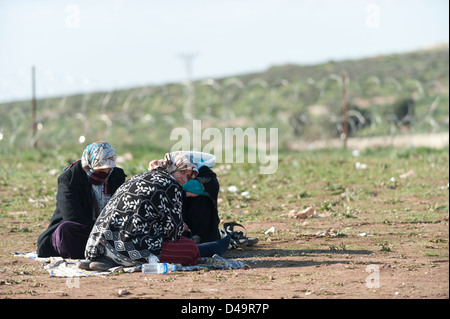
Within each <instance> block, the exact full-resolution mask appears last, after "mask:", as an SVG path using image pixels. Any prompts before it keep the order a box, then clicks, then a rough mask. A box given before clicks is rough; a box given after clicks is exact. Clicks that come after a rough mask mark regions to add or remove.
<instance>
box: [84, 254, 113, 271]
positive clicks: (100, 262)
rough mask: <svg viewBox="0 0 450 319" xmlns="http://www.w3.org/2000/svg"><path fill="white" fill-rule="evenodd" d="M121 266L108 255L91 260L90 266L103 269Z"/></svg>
mask: <svg viewBox="0 0 450 319" xmlns="http://www.w3.org/2000/svg"><path fill="white" fill-rule="evenodd" d="M117 266H119V265H118V264H116V263H115V262H114V261H112V260H111V259H109V258H108V257H99V258H96V259H94V260H93V261H91V263H90V264H89V268H90V269H91V270H97V271H103V270H108V269H110V268H114V267H117Z"/></svg>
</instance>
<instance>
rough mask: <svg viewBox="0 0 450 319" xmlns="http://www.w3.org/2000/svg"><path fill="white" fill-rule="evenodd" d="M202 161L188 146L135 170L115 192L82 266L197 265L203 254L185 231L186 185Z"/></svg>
mask: <svg viewBox="0 0 450 319" xmlns="http://www.w3.org/2000/svg"><path fill="white" fill-rule="evenodd" d="M197 173H198V171H197V166H196V165H195V164H193V163H191V162H190V161H189V157H188V156H187V155H186V154H185V153H182V152H174V153H167V154H166V155H165V157H164V159H163V160H159V161H158V160H156V161H152V162H150V164H149V171H147V172H145V173H142V174H139V175H136V176H133V177H132V178H130V179H129V180H128V181H127V182H125V183H124V184H123V185H122V186H121V187H120V188H119V189H118V190H117V192H116V193H115V194H114V195H113V196H112V197H111V200H110V201H109V202H108V204H107V205H106V207H105V209H104V210H103V211H102V213H101V214H100V216H99V218H98V219H97V221H96V223H95V225H94V227H93V229H92V232H91V234H90V237H89V240H88V243H87V245H86V253H85V257H86V259H87V260H86V261H85V262H83V263H82V264H81V265H80V266H81V267H82V268H87V267H89V268H90V269H93V270H105V269H108V268H111V267H114V266H117V265H122V266H134V265H139V264H143V263H147V262H149V259H151V258H152V257H153V256H156V257H158V258H159V260H160V262H168V263H177V264H182V265H185V266H191V265H196V264H197V260H198V258H199V257H200V251H199V247H198V246H197V245H196V244H195V242H194V241H192V240H191V239H188V238H186V237H183V236H182V233H183V232H184V230H185V227H184V222H183V217H182V204H183V188H182V187H181V185H183V184H184V183H186V182H187V181H188V180H190V179H191V178H193V177H195V176H196V174H197Z"/></svg>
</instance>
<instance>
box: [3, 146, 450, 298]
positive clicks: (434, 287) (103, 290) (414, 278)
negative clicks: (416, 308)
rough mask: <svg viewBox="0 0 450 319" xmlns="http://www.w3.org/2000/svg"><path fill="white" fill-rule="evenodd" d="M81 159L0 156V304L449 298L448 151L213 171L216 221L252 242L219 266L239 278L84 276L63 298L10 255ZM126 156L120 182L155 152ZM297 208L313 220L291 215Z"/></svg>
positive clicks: (58, 286)
mask: <svg viewBox="0 0 450 319" xmlns="http://www.w3.org/2000/svg"><path fill="white" fill-rule="evenodd" d="M126 152H127V151H126V150H123V152H122V153H121V152H118V153H119V155H123V154H124V153H126ZM81 153H82V149H81V148H80V149H72V150H59V151H56V150H46V151H39V150H29V151H24V152H21V153H16V154H14V153H10V154H4V153H3V154H0V161H1V163H2V164H1V166H0V205H1V206H0V238H1V244H0V298H63V299H67V298H116V297H118V296H117V291H118V289H127V290H128V291H129V292H130V293H129V294H128V295H126V296H122V297H121V298H177V299H178V298H184V299H190V298H196V299H197V298H200V299H203V298H232V299H234V298H236V299H239V298H276V299H280V298H288V299H293V298H449V284H448V282H449V268H448V262H449V254H448V252H449V246H448V240H449V234H448V215H449V190H448V182H449V153H448V148H446V149H443V150H434V149H429V148H408V149H392V148H384V149H366V150H364V151H361V152H359V154H355V153H354V152H352V150H331V149H324V150H315V151H305V152H284V153H281V154H279V167H278V171H277V173H276V174H271V175H261V174H259V167H258V165H255V164H218V165H217V166H216V167H215V171H216V173H217V174H218V176H219V181H220V184H221V192H220V195H219V212H220V217H221V219H222V221H236V222H240V223H242V224H244V225H245V226H246V228H247V230H248V232H249V234H250V235H251V236H255V237H259V239H260V243H259V244H258V245H256V246H254V247H246V248H241V249H238V250H232V251H228V252H227V254H226V255H225V257H226V258H233V259H239V260H243V261H244V262H245V263H247V264H248V265H249V266H250V269H242V270H234V271H219V270H217V271H208V272H204V271H199V272H189V273H173V274H170V275H167V276H158V275H145V276H144V275H143V274H141V273H133V274H121V275H118V276H108V277H105V278H83V279H82V282H81V288H80V289H70V288H68V287H67V285H66V284H65V281H64V280H62V279H60V278H51V277H50V276H49V275H48V273H47V272H46V271H45V270H44V269H43V267H42V265H41V264H39V263H38V262H36V261H32V260H28V259H25V258H18V257H12V256H11V255H10V254H11V252H13V251H22V252H25V251H33V250H34V249H35V247H36V246H35V242H36V239H37V237H38V235H39V234H40V233H41V232H42V231H43V230H44V229H45V228H46V227H47V225H48V222H49V219H50V217H51V215H52V213H53V210H54V207H55V196H56V190H57V185H56V178H57V175H58V174H60V172H61V170H62V168H63V167H64V166H65V165H67V163H68V161H70V160H75V159H77V158H78V157H79V154H81ZM130 153H131V154H132V155H133V156H132V159H131V160H129V161H125V162H122V163H121V164H120V165H121V166H122V167H123V168H124V170H125V172H126V173H127V175H128V177H130V176H132V175H134V174H137V173H140V172H142V171H144V170H146V168H147V165H148V161H149V160H152V159H159V158H162V156H163V155H164V154H163V152H160V151H158V150H153V151H149V152H146V151H143V150H130ZM356 155H357V156H356ZM358 163H359V164H358ZM307 207H313V208H314V210H315V211H316V213H315V214H314V215H311V216H309V217H308V218H305V219H297V218H292V217H291V216H292V215H293V214H294V213H297V212H299V211H302V210H304V209H305V208H307ZM271 227H273V232H266V231H267V230H268V229H269V228H271ZM369 265H375V267H377V269H378V270H380V271H381V272H380V276H381V277H380V286H379V287H376V288H371V287H370V285H369V286H368V285H367V277H368V276H369V272H368V270H367V267H368V266H369Z"/></svg>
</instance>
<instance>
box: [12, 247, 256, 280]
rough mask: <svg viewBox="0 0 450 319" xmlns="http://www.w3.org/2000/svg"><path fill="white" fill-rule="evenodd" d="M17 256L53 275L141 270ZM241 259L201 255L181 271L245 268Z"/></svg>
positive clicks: (105, 273) (34, 253)
mask: <svg viewBox="0 0 450 319" xmlns="http://www.w3.org/2000/svg"><path fill="white" fill-rule="evenodd" d="M12 255H14V256H17V257H25V258H30V259H33V260H36V261H40V262H42V263H43V264H44V268H45V270H47V272H48V273H49V274H50V276H53V277H88V276H107V275H112V274H120V273H132V272H136V271H139V272H140V271H141V266H134V267H122V266H118V267H113V268H110V269H108V270H106V271H93V270H84V269H80V268H78V263H79V262H80V260H79V259H64V258H62V257H38V256H37V254H36V252H29V253H19V252H13V253H12ZM247 267H248V266H247V265H245V264H244V263H243V262H242V261H239V260H232V259H225V258H223V257H221V256H219V255H214V256H213V257H203V258H200V259H199V260H198V264H197V265H196V266H183V267H182V269H181V271H193V270H202V269H240V268H247Z"/></svg>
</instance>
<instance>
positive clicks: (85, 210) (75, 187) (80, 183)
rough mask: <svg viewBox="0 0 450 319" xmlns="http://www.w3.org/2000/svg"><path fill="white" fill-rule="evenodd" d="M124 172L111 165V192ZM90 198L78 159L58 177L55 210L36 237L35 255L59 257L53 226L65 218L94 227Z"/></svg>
mask: <svg viewBox="0 0 450 319" xmlns="http://www.w3.org/2000/svg"><path fill="white" fill-rule="evenodd" d="M125 177H126V175H125V173H124V171H123V170H122V169H121V168H118V167H116V168H114V169H113V171H112V172H111V175H110V176H109V186H110V189H111V194H114V192H115V191H116V190H117V188H119V187H120V185H122V184H123V183H124V182H125ZM92 211H93V197H92V186H91V184H90V183H89V181H88V178H87V174H86V172H85V171H84V170H83V168H82V167H81V161H79V162H78V163H76V164H75V165H73V166H72V167H70V168H69V169H67V170H66V171H65V172H64V173H62V174H61V175H59V176H58V193H57V195H56V209H55V212H54V213H53V216H52V218H51V220H50V225H49V226H48V228H47V229H46V230H45V231H44V232H43V233H42V234H41V235H40V236H39V238H38V240H37V255H38V256H39V257H50V256H58V253H57V252H56V251H55V249H54V248H53V245H52V243H51V237H52V234H53V232H54V231H55V230H56V228H57V227H58V226H59V225H60V224H61V223H62V222H64V221H74V222H77V223H80V224H83V225H86V226H89V227H93V226H94V223H95V221H94V220H93V219H92Z"/></svg>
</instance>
